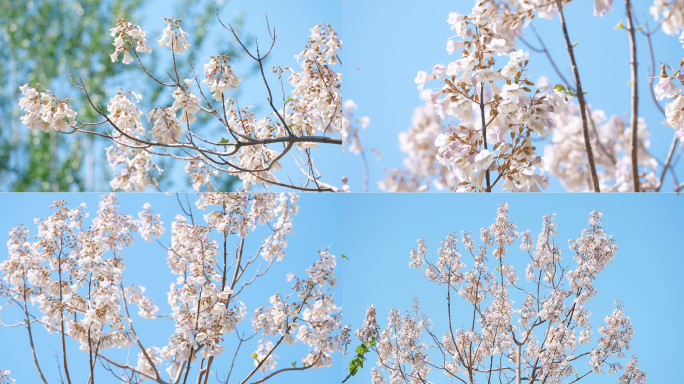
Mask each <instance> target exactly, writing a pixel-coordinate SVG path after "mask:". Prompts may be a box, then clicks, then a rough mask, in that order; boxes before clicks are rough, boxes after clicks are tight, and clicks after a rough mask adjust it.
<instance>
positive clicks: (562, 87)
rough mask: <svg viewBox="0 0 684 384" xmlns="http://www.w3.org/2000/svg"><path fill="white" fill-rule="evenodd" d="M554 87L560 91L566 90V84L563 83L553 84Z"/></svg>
mask: <svg viewBox="0 0 684 384" xmlns="http://www.w3.org/2000/svg"><path fill="white" fill-rule="evenodd" d="M553 89H555V90H556V91H558V92H565V86H564V85H563V84H556V85H554V86H553Z"/></svg>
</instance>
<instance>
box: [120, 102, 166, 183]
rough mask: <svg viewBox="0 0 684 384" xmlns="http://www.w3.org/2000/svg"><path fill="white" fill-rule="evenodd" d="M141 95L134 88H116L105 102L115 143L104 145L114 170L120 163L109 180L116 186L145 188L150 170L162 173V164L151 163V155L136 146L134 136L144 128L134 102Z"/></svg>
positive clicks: (148, 180) (135, 137)
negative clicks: (128, 89) (116, 90)
mask: <svg viewBox="0 0 684 384" xmlns="http://www.w3.org/2000/svg"><path fill="white" fill-rule="evenodd" d="M140 99H142V96H141V95H139V94H137V93H135V92H133V91H127V92H124V91H123V89H119V91H118V92H117V93H116V95H115V96H114V97H113V98H112V99H110V100H109V102H108V103H107V111H108V112H109V114H108V115H107V119H109V120H110V121H111V122H112V123H113V124H114V126H115V127H116V130H114V131H113V132H112V137H113V141H114V144H112V145H111V146H109V147H107V162H108V163H109V166H110V167H111V168H112V171H115V172H116V170H117V168H119V166H120V165H121V166H122V167H120V169H119V171H118V173H116V174H115V176H114V178H113V179H112V181H111V182H110V183H109V184H110V186H111V187H112V189H115V190H116V189H121V190H123V191H126V192H129V191H139V192H140V191H144V190H145V188H147V187H148V186H149V185H150V177H151V173H150V170H151V169H156V170H157V171H158V172H159V173H161V168H159V167H158V166H157V165H155V164H153V163H152V155H151V154H150V153H149V152H147V151H146V150H144V149H143V147H141V146H139V145H137V146H136V143H137V141H136V140H138V139H140V138H141V137H143V136H144V135H145V132H146V131H145V126H144V125H143V124H142V122H141V121H140V118H141V116H142V111H140V109H138V107H137V106H136V103H139V102H140Z"/></svg>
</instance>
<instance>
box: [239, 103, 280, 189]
mask: <svg viewBox="0 0 684 384" xmlns="http://www.w3.org/2000/svg"><path fill="white" fill-rule="evenodd" d="M226 106H227V107H228V110H227V112H226V114H227V116H228V125H230V126H231V127H232V129H233V130H234V131H235V132H237V133H239V134H240V135H242V136H243V137H249V138H251V139H257V140H262V139H269V138H275V137H278V136H282V135H283V133H284V132H282V127H281V126H280V125H278V124H276V123H274V122H273V120H272V119H271V117H270V116H267V117H262V118H260V119H259V120H257V119H256V118H255V117H254V113H252V112H250V111H249V108H250V107H244V108H242V109H238V108H236V102H235V101H234V100H232V99H227V100H226ZM236 109H237V110H236ZM279 154H280V153H279V152H278V151H276V150H274V149H271V148H270V147H269V146H268V145H261V144H259V145H250V146H247V147H243V148H241V149H240V150H239V151H238V152H237V153H236V154H235V155H233V156H232V157H231V158H232V159H233V160H234V161H235V162H236V163H237V164H236V165H237V166H238V167H240V168H241V169H247V170H251V171H250V172H241V173H239V174H238V177H240V179H241V180H242V185H243V188H244V189H245V190H248V189H249V186H250V185H253V184H268V182H269V181H276V180H277V178H276V176H275V171H277V170H278V169H280V168H281V165H280V163H279V162H278V161H277V160H276V158H278V156H279Z"/></svg>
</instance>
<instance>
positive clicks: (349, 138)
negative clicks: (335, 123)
mask: <svg viewBox="0 0 684 384" xmlns="http://www.w3.org/2000/svg"><path fill="white" fill-rule="evenodd" d="M358 108H359V106H358V105H356V103H355V102H354V100H345V102H344V103H343V111H342V150H344V147H346V146H349V152H351V153H353V154H355V155H358V154H360V153H361V152H362V151H363V147H362V146H361V141H360V140H359V129H358V128H357V125H356V124H357V123H358V125H359V126H361V128H362V129H366V128H368V126H369V125H370V118H369V117H368V116H363V117H354V110H356V109H358Z"/></svg>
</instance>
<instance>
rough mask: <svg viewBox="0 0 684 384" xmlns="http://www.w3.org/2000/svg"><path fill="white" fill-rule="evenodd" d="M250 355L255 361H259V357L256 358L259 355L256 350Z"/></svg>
mask: <svg viewBox="0 0 684 384" xmlns="http://www.w3.org/2000/svg"><path fill="white" fill-rule="evenodd" d="M252 357H253V358H254V359H255V360H256V361H259V359H258V357H259V355H257V353H256V352H254V353H252Z"/></svg>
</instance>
